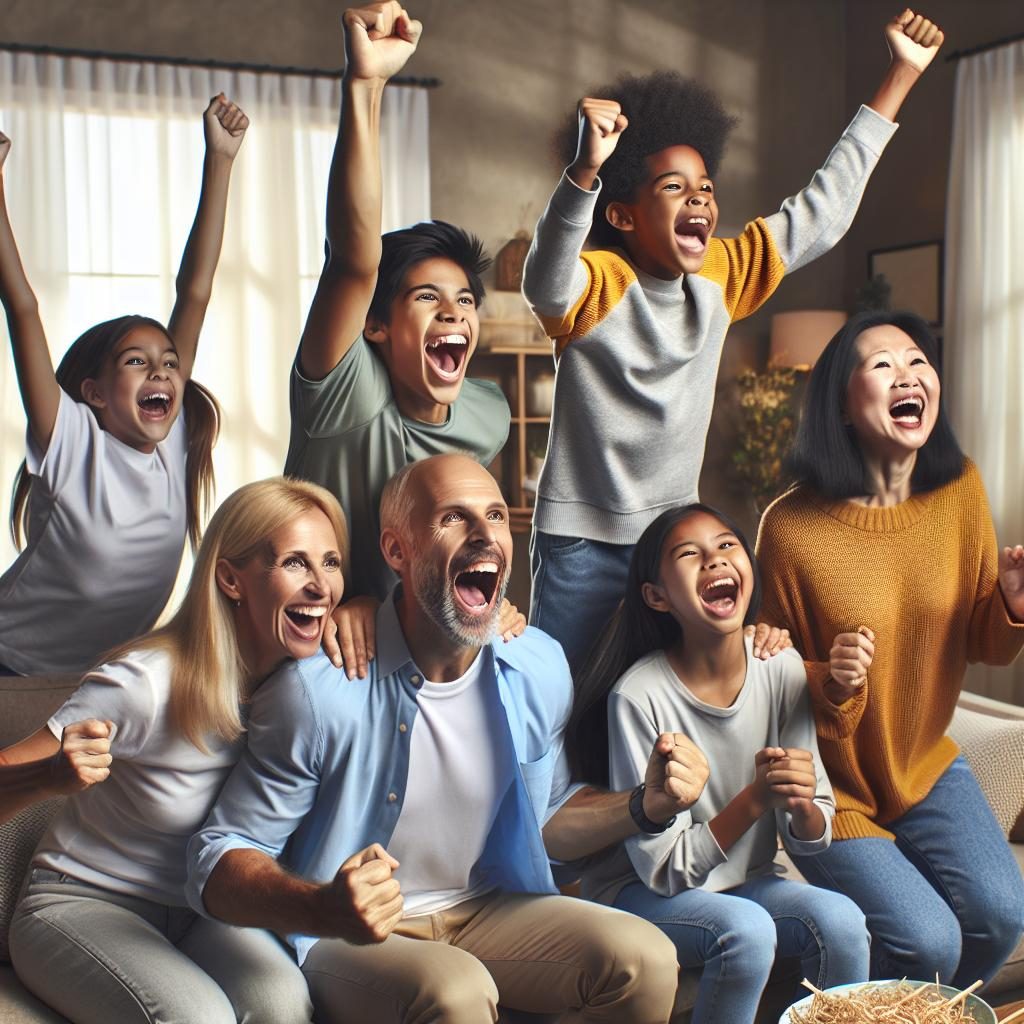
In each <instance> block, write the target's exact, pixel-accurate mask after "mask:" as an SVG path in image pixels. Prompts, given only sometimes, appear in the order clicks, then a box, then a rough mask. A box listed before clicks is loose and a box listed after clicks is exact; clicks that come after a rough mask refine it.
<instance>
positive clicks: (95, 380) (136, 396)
mask: <svg viewBox="0 0 1024 1024" xmlns="http://www.w3.org/2000/svg"><path fill="white" fill-rule="evenodd" d="M184 390H185V379H184V377H183V376H182V374H181V370H180V369H179V367H178V353H177V351H176V350H175V348H174V344H173V342H172V341H171V339H170V338H169V337H168V336H167V335H166V334H164V332H163V331H160V330H157V328H155V327H152V326H150V325H148V324H144V325H142V326H139V327H136V328H134V329H133V330H131V331H129V332H128V333H127V334H126V335H125V336H124V337H123V338H122V339H121V340H120V341H119V342H118V343H117V344H116V345H115V346H114V349H113V351H112V352H111V353H110V355H109V356H108V357H107V359H106V360H105V362H104V365H103V370H102V372H101V373H100V374H99V375H98V376H97V377H90V378H87V379H86V380H84V381H83V382H82V397H83V398H84V399H85V400H86V401H87V402H88V403H89V405H90V406H91V407H92V408H93V410H94V411H95V413H96V418H97V419H98V420H99V422H100V426H101V427H103V429H104V430H106V431H107V432H108V433H109V434H111V435H112V436H113V437H116V438H117V439H118V440H119V441H121V442H123V443H124V444H126V445H129V446H130V447H132V448H136V449H138V450H139V451H142V452H152V451H153V450H154V448H155V447H156V445H157V443H158V442H159V441H163V440H164V438H166V437H167V435H168V433H170V429H171V427H172V425H173V424H174V421H175V419H177V416H178V413H179V412H180V411H181V399H182V395H183V393H184Z"/></svg>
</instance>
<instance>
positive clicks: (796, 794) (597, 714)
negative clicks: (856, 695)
mask: <svg viewBox="0 0 1024 1024" xmlns="http://www.w3.org/2000/svg"><path fill="white" fill-rule="evenodd" d="M759 592H760V583H759V579H758V575H757V569H756V563H755V561H754V556H753V553H752V551H751V549H750V546H749V544H748V543H747V541H746V539H745V538H744V537H743V536H742V534H741V533H740V532H739V530H738V529H737V527H736V526H735V525H733V523H732V522H731V521H730V520H729V519H728V518H727V517H725V516H723V515H722V514H721V513H718V512H715V511H714V510H713V509H710V508H708V507H707V506H704V505H698V504H694V505H685V506H680V507H677V508H672V509H669V510H667V511H666V512H664V513H662V515H660V516H659V517H658V518H657V519H656V520H655V521H654V522H653V523H652V524H651V525H650V526H649V527H648V528H647V530H646V531H645V532H644V533H643V535H642V536H641V538H640V541H639V542H638V544H637V548H636V551H635V552H634V555H633V559H632V563H631V565H630V576H629V585H628V588H627V591H626V597H625V600H624V602H623V606H622V608H621V609H620V611H619V612H618V613H617V615H616V618H615V619H614V620H613V624H612V627H611V628H610V629H609V630H608V631H607V632H606V639H605V640H604V642H603V644H602V645H601V646H600V647H599V649H598V650H597V651H595V653H594V656H593V658H592V660H591V661H590V663H589V664H588V665H587V666H586V667H585V669H584V671H583V673H582V675H581V677H580V679H579V682H578V686H577V700H576V706H575V708H574V711H573V718H572V720H571V721H570V723H569V730H568V738H569V746H570V753H571V756H572V757H573V759H574V764H575V769H576V771H577V773H578V774H579V775H580V776H581V777H582V778H585V779H586V780H587V781H590V782H604V783H605V784H610V785H611V786H612V787H613V788H615V789H624V788H628V787H630V786H635V785H637V784H638V783H642V782H643V778H644V770H645V768H646V765H647V759H648V758H647V754H648V752H649V751H650V750H651V747H652V746H653V744H654V743H655V741H656V740H657V738H658V737H659V736H660V735H661V734H663V733H666V732H669V733H682V734H685V735H686V736H687V737H689V739H690V740H692V741H693V742H694V743H695V744H696V745H697V746H698V747H699V748H700V750H701V751H702V752H703V754H704V755H705V757H706V758H707V762H708V765H709V767H710V776H709V778H708V782H707V784H706V786H705V788H704V790H703V792H702V793H701V794H700V795H699V796H698V798H697V799H696V801H695V802H694V803H693V804H692V805H691V806H690V808H689V809H688V810H687V811H686V812H685V813H682V814H679V815H678V816H677V817H676V818H674V819H672V820H671V821H669V822H668V823H666V824H665V825H664V826H661V825H656V824H655V823H654V822H649V823H648V825H649V826H650V828H651V831H649V832H647V833H641V834H639V835H635V836H633V837H631V838H630V839H627V840H626V842H625V844H623V845H622V846H619V847H618V848H616V849H614V850H612V851H610V852H609V853H607V854H606V855H605V856H603V857H602V858H601V859H600V860H599V861H598V862H597V863H596V864H594V865H592V866H591V867H590V868H589V869H588V871H587V873H586V875H585V878H584V893H585V894H586V895H588V896H590V897H591V898H594V899H598V900H600V901H602V902H605V903H611V904H613V905H614V906H616V907H619V908H621V909H624V910H629V911H631V912H633V913H635V914H639V915H640V916H641V917H644V918H646V919H647V920H650V921H653V922H654V923H655V924H657V925H658V926H659V927H661V928H662V930H663V931H665V932H666V933H667V934H668V935H669V936H670V937H671V938H672V939H673V941H674V942H675V944H676V949H677V952H678V956H679V962H680V964H681V965H682V966H684V967H700V968H702V975H701V981H700V985H699V988H698V998H697V1004H696V1006H695V1008H694V1017H693V1020H694V1021H695V1022H701V1021H726V1020H728V1021H745V1020H746V1021H751V1020H753V1019H754V1016H755V1013H756V1009H757V1004H758V1000H759V999H760V995H761V991H762V989H763V988H764V985H765V983H766V981H767V979H768V974H769V972H770V970H771V967H772V964H773V962H774V959H775V952H776V950H778V952H779V953H780V954H781V955H782V956H790V957H793V956H797V957H799V958H800V959H801V961H802V966H803V969H804V972H805V974H806V976H807V977H808V978H810V979H811V980H813V981H814V983H815V984H816V985H818V986H819V987H821V988H826V987H828V986H831V985H838V984H844V983H847V982H856V981H863V980H866V979H867V976H868V938H867V932H866V930H865V925H864V917H863V915H862V914H861V912H860V910H859V909H858V908H857V907H856V905H855V904H854V903H852V902H851V901H850V900H848V899H847V898H846V897H844V896H841V895H839V894H837V893H833V892H828V891H826V890H823V889H816V888H813V887H811V886H807V885H802V884H800V883H797V882H792V881H789V880H786V879H783V878H780V877H779V876H778V875H777V874H776V869H775V865H774V859H775V853H776V849H777V841H778V837H779V836H781V837H782V841H783V844H784V845H785V846H786V847H787V849H789V850H790V851H791V852H794V853H800V854H804V855H813V854H815V853H818V852H820V851H821V850H824V849H825V848H827V846H828V845H829V842H830V840H831V819H832V815H833V813H834V812H835V803H834V801H833V798H832V787H831V786H830V785H829V781H828V778H827V776H826V775H825V770H824V768H823V767H822V765H821V760H820V758H819V756H818V744H817V740H816V738H815V728H814V719H813V716H812V713H811V707H810V702H809V700H808V695H807V680H806V674H805V671H804V666H803V662H802V661H801V659H800V657H799V655H797V654H796V652H794V651H792V650H787V651H784V652H783V653H782V654H781V655H778V656H777V657H774V658H772V659H770V660H769V661H761V660H759V659H755V658H753V657H752V656H751V651H750V642H749V641H747V640H745V638H744V635H743V626H744V624H745V622H747V621H752V617H753V615H754V614H755V613H756V611H757V603H758V599H759ZM624 670H625V671H624ZM865 671H866V670H865ZM616 680H617V681H616ZM605 716H607V717H605ZM604 728H606V729H607V732H606V733H605V732H604ZM675 767H676V766H674V765H670V774H671V771H672V770H674V769H675ZM654 829H658V831H654Z"/></svg>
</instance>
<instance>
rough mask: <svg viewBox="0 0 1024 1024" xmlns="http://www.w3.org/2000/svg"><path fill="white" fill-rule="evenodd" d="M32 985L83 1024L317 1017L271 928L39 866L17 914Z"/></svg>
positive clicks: (17, 946) (17, 956) (299, 1021)
mask: <svg viewBox="0 0 1024 1024" xmlns="http://www.w3.org/2000/svg"><path fill="white" fill-rule="evenodd" d="M10 938H11V960H12V962H13V963H14V969H15V971H16V972H17V974H18V977H19V978H20V979H21V981H22V983H23V984H24V986H25V987H26V988H27V989H29V991H31V992H33V993H35V995H37V996H38V997H39V998H40V999H42V1000H43V1002H45V1003H47V1004H48V1005H49V1006H51V1007H53V1008H54V1009H55V1010H57V1011H58V1012H59V1013H61V1014H62V1015H63V1016H65V1017H67V1018H68V1019H69V1020H71V1021H73V1022H74V1024H114V1022H117V1024H149V1022H152V1021H173V1022H174V1024H235V1022H236V1021H240V1022H242V1024H309V1022H310V1020H312V1016H313V1006H312V1003H311V1002H310V998H309V991H308V990H307V987H306V980H305V978H304V977H303V975H302V972H301V971H300V970H299V967H298V964H296V963H295V958H294V956H293V955H292V953H291V951H290V950H289V949H286V948H285V946H283V945H282V943H281V942H280V941H279V940H278V939H277V938H276V937H275V936H274V935H272V934H271V933H270V932H267V931H264V930H263V929H261V928H236V927H234V926H233V925H229V924H224V923H223V922H222V921H213V920H208V919H206V918H203V917H200V916H199V915H198V914H194V913H193V912H192V911H191V910H188V909H186V908H182V907H168V906H165V905H163V904H161V903H153V902H151V901H149V900H145V899H140V898H138V897H135V896H125V895H121V894H119V893H114V892H110V891H109V890H107V889H101V888H99V887H97V886H94V885H89V884H87V883H85V882H80V881H77V880H75V879H73V878H69V877H68V876H67V875H62V874H58V873H57V872H56V871H49V870H46V869H45V868H34V869H33V870H32V872H31V876H30V880H29V883H28V886H27V888H26V890H25V892H24V894H23V896H22V899H21V902H20V903H19V904H18V906H17V909H16V910H15V912H14V919H13V921H12V922H11V933H10Z"/></svg>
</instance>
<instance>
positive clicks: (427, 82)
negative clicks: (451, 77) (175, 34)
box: [0, 42, 442, 89]
mask: <svg viewBox="0 0 1024 1024" xmlns="http://www.w3.org/2000/svg"><path fill="white" fill-rule="evenodd" d="M0 50H10V51H12V52H14V53H36V54H40V55H41V56H44V57H84V58H86V59H87V60H116V61H128V62H130V63H133V64H135V63H140V62H141V63H147V64H173V65H175V66H189V67H199V68H213V69H214V70H216V71H251V72H253V73H254V74H278V75H304V76H306V77H309V78H340V77H341V74H342V69H341V68H298V67H278V66H277V65H274V64H245V63H242V62H240V61H226V60H194V59H192V58H191V57H156V56H153V55H152V54H143V53H103V52H102V51H100V50H72V49H67V48H65V47H63V46H33V45H29V44H25V43H3V42H0ZM441 84H442V83H441V79H440V78H416V77H415V76H411V75H396V76H395V77H394V78H390V79H388V85H415V86H419V87H420V88H422V89H436V88H437V87H438V86H440V85H441Z"/></svg>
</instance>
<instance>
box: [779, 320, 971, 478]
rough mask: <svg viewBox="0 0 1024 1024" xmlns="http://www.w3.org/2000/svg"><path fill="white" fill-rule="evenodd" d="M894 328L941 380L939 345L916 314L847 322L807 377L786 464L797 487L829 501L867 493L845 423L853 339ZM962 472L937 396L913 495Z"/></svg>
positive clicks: (853, 439) (853, 360)
mask: <svg viewBox="0 0 1024 1024" xmlns="http://www.w3.org/2000/svg"><path fill="white" fill-rule="evenodd" d="M884 325H891V326H893V327H898V328H899V329H900V330H901V331H903V332H904V333H905V334H907V335H908V336H909V337H911V338H912V339H913V340H914V343H915V344H916V345H917V347H918V348H919V349H920V350H921V351H922V352H923V353H924V355H925V357H926V358H927V360H928V362H929V363H931V364H932V366H933V367H934V368H935V372H936V373H937V374H938V375H939V384H940V387H941V384H942V375H941V373H940V369H939V352H938V345H937V344H936V342H935V338H934V337H933V336H932V332H931V330H930V329H929V327H928V325H927V324H926V323H925V322H924V320H922V319H921V317H919V316H917V314H916V313H903V312H897V313H890V312H888V311H874V310H872V311H868V312H865V313H858V314H856V316H853V317H851V318H850V319H849V320H847V321H846V323H845V324H844V325H843V326H842V327H840V328H839V331H838V332H837V333H836V335H835V337H834V338H833V339H832V340H831V341H830V342H829V343H828V345H827V346H826V347H825V351H824V352H823V353H822V354H821V358H820V359H819V360H818V362H817V363H816V364H815V366H814V370H813V371H812V372H811V377H810V380H809V381H808V383H807V394H806V396H805V398H804V408H803V414H802V416H801V418H800V426H799V427H798V428H797V432H796V438H795V440H794V441H793V448H792V450H791V452H790V454H789V458H788V459H787V462H786V465H787V468H788V470H789V473H790V475H791V476H792V478H793V479H794V481H795V482H797V483H806V484H810V485H811V486H812V487H814V488H815V490H817V491H818V492H820V493H821V494H823V495H825V496H826V497H828V498H852V497H855V496H857V495H860V494H865V493H867V480H866V478H865V470H864V458H863V456H862V455H861V450H860V446H859V445H858V443H857V437H856V435H855V434H854V432H853V428H852V427H850V426H849V424H847V423H844V422H843V407H844V405H845V402H846V391H847V387H848V386H849V383H850V376H851V375H852V374H853V371H854V370H855V369H856V367H857V362H858V357H857V339H858V338H859V337H860V335H862V334H863V333H864V332H865V331H867V330H870V329H871V328H872V327H882V326H884ZM963 468H964V453H963V451H962V450H961V448H960V444H959V442H958V441H957V439H956V434H954V433H953V427H952V425H951V424H950V422H949V417H948V416H947V415H946V410H945V406H944V405H943V404H942V397H941V393H940V396H939V412H938V417H937V419H936V420H935V427H934V429H933V430H932V432H931V436H930V437H929V438H928V440H927V441H925V443H924V444H923V445H922V446H921V448H920V450H919V451H918V453H917V461H916V463H915V465H914V472H913V474H912V475H911V478H910V484H911V487H912V488H913V490H914V491H915V492H920V491H931V490H934V489H935V488H936V487H941V486H942V485H943V484H946V483H949V481H950V480H955V479H956V478H957V477H958V476H959V475H960V474H961V473H962V472H963Z"/></svg>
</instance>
